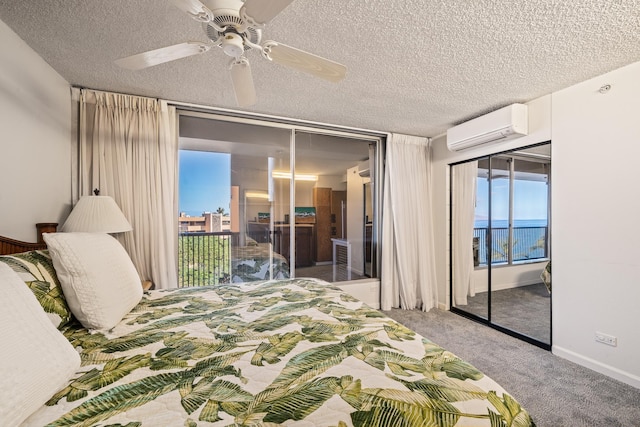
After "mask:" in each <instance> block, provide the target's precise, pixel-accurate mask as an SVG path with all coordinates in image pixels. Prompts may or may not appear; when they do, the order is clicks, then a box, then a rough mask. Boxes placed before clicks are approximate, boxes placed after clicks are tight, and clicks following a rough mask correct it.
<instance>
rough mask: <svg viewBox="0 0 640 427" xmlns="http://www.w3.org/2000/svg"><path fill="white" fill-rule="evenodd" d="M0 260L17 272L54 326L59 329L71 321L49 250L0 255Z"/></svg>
mask: <svg viewBox="0 0 640 427" xmlns="http://www.w3.org/2000/svg"><path fill="white" fill-rule="evenodd" d="M0 262H3V263H5V264H7V265H8V266H9V267H11V269H12V270H13V271H15V272H16V273H18V276H20V278H21V279H22V280H23V281H24V282H25V284H26V285H27V286H28V287H29V289H31V292H33V293H34V294H35V296H36V299H37V300H38V302H39V303H40V305H41V306H42V308H44V311H45V312H46V314H47V317H48V318H49V319H50V320H51V323H53V325H54V326H55V327H56V328H58V329H61V328H62V327H63V326H65V325H66V324H67V323H69V322H70V321H71V319H72V316H71V310H69V306H68V305H67V301H66V300H65V298H64V294H63V293H62V288H61V287H60V282H59V281H58V277H57V276H56V271H55V269H54V268H53V263H52V261H51V256H50V255H49V251H47V250H40V251H30V252H24V253H20V254H13V255H2V256H0Z"/></svg>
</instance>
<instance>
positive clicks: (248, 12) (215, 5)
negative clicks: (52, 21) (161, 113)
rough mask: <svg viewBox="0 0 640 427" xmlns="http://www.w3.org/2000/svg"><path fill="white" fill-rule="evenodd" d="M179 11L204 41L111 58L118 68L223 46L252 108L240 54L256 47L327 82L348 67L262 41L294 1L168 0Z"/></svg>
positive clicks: (241, 101) (243, 101)
mask: <svg viewBox="0 0 640 427" xmlns="http://www.w3.org/2000/svg"><path fill="white" fill-rule="evenodd" d="M171 1H172V2H173V3H174V4H175V5H176V6H177V7H178V8H179V9H180V10H182V11H184V12H186V13H187V14H189V15H190V16H191V17H192V18H193V19H194V20H196V21H198V22H201V23H202V26H203V29H204V31H205V33H206V35H207V38H208V39H209V40H208V41H207V42H199V41H188V42H184V43H179V44H176V45H173V46H167V47H163V48H160V49H155V50H150V51H148V52H143V53H139V54H137V55H132V56H128V57H126V58H121V59H118V60H116V61H115V62H116V64H117V65H119V66H120V67H123V68H127V69H130V70H141V69H143V68H147V67H151V66H154V65H158V64H163V63H165V62H169V61H173V60H176V59H181V58H186V57H188V56H192V55H198V54H201V53H204V52H207V51H208V50H209V49H211V48H212V47H214V46H215V47H219V48H222V51H223V52H224V53H225V54H227V55H228V56H230V57H231V58H232V59H231V62H230V64H229V69H230V72H231V81H232V83H233V89H234V92H235V96H236V102H237V103H238V105H239V106H240V107H246V106H249V105H253V104H255V102H256V92H255V87H254V84H253V77H252V75H251V66H250V65H249V61H248V60H247V58H246V56H245V53H246V52H248V51H249V50H252V49H255V50H257V51H258V52H260V53H261V54H262V56H263V57H264V58H266V59H268V60H269V61H273V62H275V63H278V64H281V65H284V66H287V67H290V68H294V69H296V70H299V71H303V72H305V73H309V74H312V75H314V76H316V77H320V78H323V79H325V80H328V81H331V82H338V81H340V80H342V79H343V78H344V76H345V74H346V72H347V68H346V67H345V66H344V65H342V64H339V63H337V62H333V61H330V60H328V59H325V58H321V57H319V56H316V55H314V54H312V53H309V52H305V51H302V50H299V49H296V48H293V47H290V46H287V45H284V44H282V43H279V42H275V41H271V40H268V41H265V42H262V30H263V29H264V27H265V26H266V24H267V23H268V22H269V21H271V20H272V19H273V18H275V17H276V15H278V14H279V13H280V12H282V11H283V10H284V9H285V8H286V7H287V6H288V5H289V4H291V3H292V2H293V0H245V1H242V0H202V2H201V1H200V0H171Z"/></svg>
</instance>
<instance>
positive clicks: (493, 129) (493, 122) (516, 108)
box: [447, 104, 529, 151]
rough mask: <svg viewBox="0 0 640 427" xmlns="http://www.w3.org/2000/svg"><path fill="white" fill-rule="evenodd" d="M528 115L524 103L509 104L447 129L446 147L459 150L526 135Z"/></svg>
mask: <svg viewBox="0 0 640 427" xmlns="http://www.w3.org/2000/svg"><path fill="white" fill-rule="evenodd" d="M528 124H529V117H528V109H527V106H526V105H524V104H511V105H509V106H507V107H504V108H501V109H499V110H496V111H493V112H491V113H489V114H485V115H484V116H480V117H477V118H475V119H473V120H469V121H468V122H465V123H462V124H460V125H458V126H454V127H452V128H450V129H449V130H447V148H449V150H451V151H460V150H465V149H468V148H472V147H476V146H478V145H481V144H488V143H490V142H502V141H506V140H509V139H512V138H516V137H519V136H524V135H527V133H528V130H529V129H528V128H529V126H528Z"/></svg>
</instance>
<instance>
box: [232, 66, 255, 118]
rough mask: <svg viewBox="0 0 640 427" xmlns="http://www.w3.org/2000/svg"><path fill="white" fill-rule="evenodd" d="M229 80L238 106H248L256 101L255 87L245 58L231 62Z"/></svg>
mask: <svg viewBox="0 0 640 427" xmlns="http://www.w3.org/2000/svg"><path fill="white" fill-rule="evenodd" d="M231 81H232V82H233V90H234V92H235V94H236V102H237V103H238V106H239V107H248V106H250V105H253V104H255V103H256V88H255V87H254V85H253V76H252V75H251V65H249V61H247V60H246V59H245V58H240V59H237V60H234V61H233V62H232V63H231Z"/></svg>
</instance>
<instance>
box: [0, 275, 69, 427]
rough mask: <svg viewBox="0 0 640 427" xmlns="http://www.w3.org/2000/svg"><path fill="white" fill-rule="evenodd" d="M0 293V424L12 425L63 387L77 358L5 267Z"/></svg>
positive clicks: (29, 292)
mask: <svg viewBox="0 0 640 427" xmlns="http://www.w3.org/2000/svg"><path fill="white" fill-rule="evenodd" d="M0 289H1V291H2V297H1V298H0V343H2V344H0V361H2V363H0V378H2V387H0V424H2V425H3V426H15V425H18V424H20V423H22V421H24V420H25V419H26V418H27V417H28V416H29V415H31V413H33V412H35V411H36V410H37V409H39V408H40V407H41V406H42V405H44V404H45V402H46V401H47V400H49V399H50V398H51V396H53V395H54V394H55V393H56V392H57V391H59V390H60V389H62V388H63V387H64V386H65V385H66V384H67V382H68V381H69V379H71V377H72V376H73V375H74V374H75V373H76V372H77V371H78V369H79V368H80V355H79V354H78V352H77V351H76V350H75V349H74V348H73V346H72V345H71V344H70V343H69V341H67V339H66V338H65V337H64V335H62V333H61V332H60V331H58V330H57V329H56V328H55V326H53V324H52V323H51V321H50V320H49V318H48V317H47V315H46V314H45V312H44V310H43V309H42V306H41V305H40V303H38V300H37V299H36V297H35V295H34V294H33V292H31V291H30V290H29V288H28V287H27V286H25V284H24V282H23V281H22V279H20V277H19V276H18V275H17V274H16V272H15V271H13V270H12V269H11V268H9V266H8V265H6V264H4V263H0Z"/></svg>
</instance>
